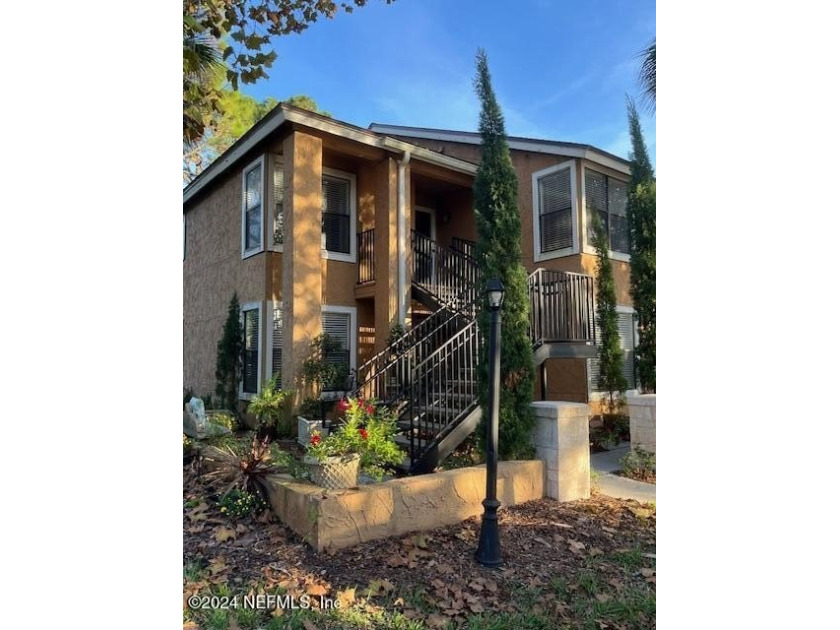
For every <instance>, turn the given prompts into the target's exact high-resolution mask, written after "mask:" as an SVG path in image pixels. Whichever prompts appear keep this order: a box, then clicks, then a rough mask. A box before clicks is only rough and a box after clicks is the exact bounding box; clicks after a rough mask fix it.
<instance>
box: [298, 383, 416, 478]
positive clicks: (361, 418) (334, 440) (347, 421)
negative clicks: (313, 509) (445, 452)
mask: <svg viewBox="0 0 840 630" xmlns="http://www.w3.org/2000/svg"><path fill="white" fill-rule="evenodd" d="M338 408H339V411H342V412H344V422H343V423H342V424H341V425H340V426H339V427H338V428H337V429H336V430H334V431H333V432H332V433H331V434H330V435H329V436H328V437H322V436H321V433H320V431H315V432H313V434H312V436H311V437H310V438H309V444H308V445H307V448H306V456H305V457H304V462H305V463H306V464H307V465H309V467H310V473H311V477H312V481H314V482H315V483H316V484H317V485H319V486H322V487H324V488H330V489H340V488H352V487H355V486H357V485H358V481H359V471H360V470H361V471H362V472H363V473H365V474H366V475H369V476H371V477H373V478H374V479H382V476H383V474H384V473H385V468H386V467H387V466H395V465H396V464H398V463H400V462H401V461H402V458H403V453H402V451H401V450H400V448H399V446H398V445H397V443H396V442H395V441H394V434H395V433H396V419H395V418H394V416H393V414H391V413H390V412H389V411H387V410H386V409H378V410H377V408H376V406H375V404H374V403H373V402H372V401H365V400H364V399H362V398H347V399H343V400H341V401H340V402H339V404H338Z"/></svg>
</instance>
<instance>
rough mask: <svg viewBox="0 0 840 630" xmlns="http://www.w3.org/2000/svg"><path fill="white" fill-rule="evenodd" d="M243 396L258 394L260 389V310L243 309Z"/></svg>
mask: <svg viewBox="0 0 840 630" xmlns="http://www.w3.org/2000/svg"><path fill="white" fill-rule="evenodd" d="M242 330H243V343H242V394H245V395H248V394H256V393H258V392H259V387H260V308H259V305H254V304H246V305H244V306H243V307H242Z"/></svg>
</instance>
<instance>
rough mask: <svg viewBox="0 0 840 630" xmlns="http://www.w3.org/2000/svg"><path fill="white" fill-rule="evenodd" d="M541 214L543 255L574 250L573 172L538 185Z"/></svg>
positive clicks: (547, 178)
mask: <svg viewBox="0 0 840 630" xmlns="http://www.w3.org/2000/svg"><path fill="white" fill-rule="evenodd" d="M537 187H538V194H539V214H540V218H539V220H540V251H541V252H551V251H556V250H558V249H566V248H569V247H572V245H573V243H572V178H571V169H568V168H567V169H563V170H561V171H557V172H556V173H552V174H551V175H546V176H545V177H541V178H540V179H539V180H538V183H537Z"/></svg>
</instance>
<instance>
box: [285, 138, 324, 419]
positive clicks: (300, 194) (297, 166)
mask: <svg viewBox="0 0 840 630" xmlns="http://www.w3.org/2000/svg"><path fill="white" fill-rule="evenodd" d="M321 153H322V147H321V139H320V138H317V137H314V136H309V135H307V134H305V133H301V132H299V131H294V132H292V133H291V134H290V135H289V136H288V137H287V138H286V139H285V140H284V141H283V156H284V159H283V174H284V179H285V182H286V194H285V196H284V198H283V221H284V229H285V239H284V243H283V387H284V388H287V389H297V390H298V397H297V400H296V402H297V403H299V402H300V399H301V390H300V389H299V386H300V383H299V379H298V376H299V374H300V371H301V368H302V366H303V362H304V360H305V359H306V358H307V357H308V356H309V344H310V342H311V341H312V339H313V338H314V337H316V336H317V335H319V334H321V295H322V291H321V288H322V287H321V173H322V170H321Z"/></svg>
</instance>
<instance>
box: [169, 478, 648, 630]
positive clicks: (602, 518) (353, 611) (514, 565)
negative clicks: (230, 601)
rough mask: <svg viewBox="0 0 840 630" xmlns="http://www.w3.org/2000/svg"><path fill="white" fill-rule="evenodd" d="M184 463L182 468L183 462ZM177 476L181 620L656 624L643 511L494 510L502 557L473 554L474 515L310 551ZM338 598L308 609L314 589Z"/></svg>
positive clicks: (217, 625) (620, 506)
mask: <svg viewBox="0 0 840 630" xmlns="http://www.w3.org/2000/svg"><path fill="white" fill-rule="evenodd" d="M187 470H188V469H185V471H187ZM217 490H218V489H217V488H214V487H213V486H210V485H207V483H206V482H205V480H204V479H203V478H195V477H192V476H190V475H189V474H187V477H186V479H185V484H184V517H183V519H184V556H183V561H184V630H197V629H199V628H214V629H222V630H223V629H233V628H240V629H242V630H249V629H251V630H254V629H257V628H261V629H264V630H280V629H283V628H299V629H304V628H305V629H308V630H313V629H327V628H329V629H336V630H338V629H342V630H348V629H354V628H359V629H362V628H364V629H366V630H369V629H372V628H403V629H405V630H422V629H423V628H444V627H468V628H495V629H502V628H534V629H536V628H555V627H564V628H594V629H598V628H603V629H605V630H606V629H610V630H615V629H617V628H625V629H626V630H643V629H645V630H646V629H649V628H653V627H655V624H656V555H655V552H656V510H655V508H653V507H650V506H642V505H640V504H639V503H637V502H635V501H624V500H616V499H610V498H608V497H604V496H600V495H596V496H593V497H592V498H591V499H586V500H580V501H574V502H568V503H558V502H556V501H553V500H551V499H541V500H538V501H531V502H529V503H526V504H522V505H517V506H512V507H508V508H502V509H501V510H499V528H500V536H501V544H502V557H503V560H504V565H503V566H502V567H501V569H500V570H489V569H484V568H482V567H481V566H479V565H478V564H477V563H476V562H475V561H474V559H473V554H474V553H475V550H476V548H477V545H478V532H479V528H480V518H479V517H471V518H468V519H466V520H464V521H462V522H459V523H456V524H453V525H449V526H446V527H439V528H437V529H435V530H433V531H429V532H426V533H424V534H410V535H404V536H402V537H395V538H389V539H387V540H383V541H380V542H377V543H376V544H366V545H360V546H358V547H354V548H349V549H343V550H339V551H336V552H335V553H332V554H317V553H315V552H313V551H312V549H311V548H309V546H308V545H306V544H305V543H303V542H302V541H301V539H300V537H299V536H298V535H297V534H295V533H294V532H293V531H291V530H290V529H289V528H287V527H285V526H283V525H282V524H280V523H278V522H277V520H276V519H275V517H274V516H273V514H272V513H271V512H269V511H266V512H263V513H262V514H261V515H258V516H249V517H246V518H241V519H236V520H234V519H231V518H229V517H228V516H226V515H225V514H223V513H222V512H220V510H219V508H218V507H217V506H216V505H215V503H214V502H213V501H212V500H209V498H208V497H209V496H210V495H212V494H213V493H214V492H217ZM249 593H250V594H255V593H256V594H265V595H278V596H282V595H289V596H292V597H300V596H302V595H304V594H306V595H309V596H310V597H312V598H313V601H314V602H316V604H315V607H314V608H313V609H311V610H302V609H295V610H292V609H286V610H278V609H275V610H265V609H263V610H255V609H253V608H251V609H248V608H244V607H242V606H241V605H240V606H239V607H238V608H237V609H227V610H225V609H215V610H210V609H207V610H202V609H197V608H193V607H191V606H189V605H188V601H189V598H190V597H191V596H199V597H207V596H213V595H215V596H227V597H239V598H240V601H241V598H242V597H243V596H245V595H248V594H249ZM321 595H323V596H324V597H326V598H334V599H335V600H337V601H340V602H341V607H340V608H339V609H337V610H320V609H318V608H317V602H319V597H320V596H321Z"/></svg>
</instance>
